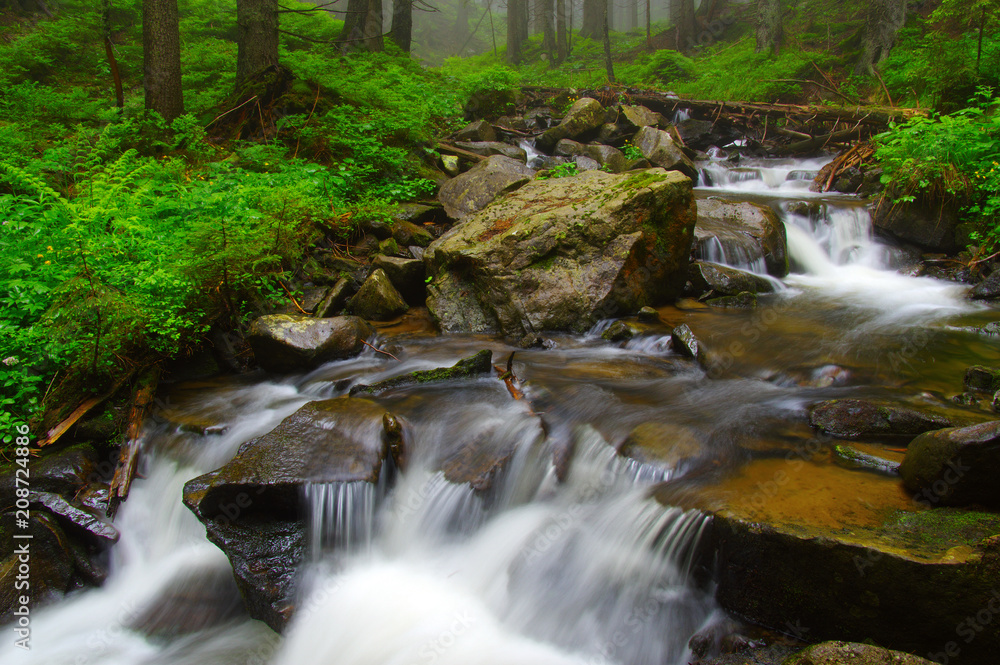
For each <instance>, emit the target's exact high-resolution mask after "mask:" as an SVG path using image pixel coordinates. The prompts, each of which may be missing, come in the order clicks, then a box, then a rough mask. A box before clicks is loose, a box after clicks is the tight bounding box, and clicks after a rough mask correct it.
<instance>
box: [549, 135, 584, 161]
mask: <svg viewBox="0 0 1000 665" xmlns="http://www.w3.org/2000/svg"><path fill="white" fill-rule="evenodd" d="M585 148H586V147H585V146H584V145H583V144H582V143H580V142H579V141H574V140H572V139H561V140H560V141H559V143H556V147H555V148H554V149H553V150H552V154H553V155H559V156H560V157H576V156H577V155H583V154H586V150H585Z"/></svg>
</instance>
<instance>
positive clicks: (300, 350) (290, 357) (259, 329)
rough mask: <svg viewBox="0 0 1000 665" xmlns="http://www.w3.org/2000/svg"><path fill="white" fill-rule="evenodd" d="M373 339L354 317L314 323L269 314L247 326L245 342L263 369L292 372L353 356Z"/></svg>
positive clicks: (315, 321)
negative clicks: (247, 331) (248, 331)
mask: <svg viewBox="0 0 1000 665" xmlns="http://www.w3.org/2000/svg"><path fill="white" fill-rule="evenodd" d="M383 274H385V273H383ZM386 281H387V282H388V279H387V280H386ZM374 335H375V329H374V328H372V327H371V326H370V325H368V323H366V322H365V321H364V320H362V319H359V318H358V317H356V316H338V317H334V318H332V319H314V318H309V317H304V316H291V315H288V314H271V315H267V316H262V317H260V318H258V319H257V320H256V321H254V322H253V324H251V326H250V334H249V335H248V337H247V341H248V342H249V343H250V348H252V349H253V353H254V358H255V359H256V360H257V363H258V364H259V365H260V366H261V367H263V368H264V369H266V370H268V371H271V372H294V371H297V370H304V369H309V368H311V367H314V366H316V365H318V364H321V363H324V362H329V361H331V360H338V359H341V358H350V357H352V356H356V355H357V354H359V353H360V352H361V350H362V349H364V346H365V345H364V341H365V340H367V339H368V338H369V337H372V336H374Z"/></svg>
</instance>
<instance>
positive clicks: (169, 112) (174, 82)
mask: <svg viewBox="0 0 1000 665" xmlns="http://www.w3.org/2000/svg"><path fill="white" fill-rule="evenodd" d="M142 70H143V80H142V88H143V91H144V92H145V97H146V108H147V109H149V110H151V111H156V112H157V113H159V114H160V115H162V116H163V118H164V120H167V121H170V120H173V119H174V118H176V117H177V116H179V115H182V114H183V113H184V98H183V96H182V95H181V36H180V27H179V23H178V17H177V0H143V2H142Z"/></svg>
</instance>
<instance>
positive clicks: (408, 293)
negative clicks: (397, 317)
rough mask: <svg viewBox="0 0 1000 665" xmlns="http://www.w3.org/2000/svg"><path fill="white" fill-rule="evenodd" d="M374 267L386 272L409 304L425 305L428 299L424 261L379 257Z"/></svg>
mask: <svg viewBox="0 0 1000 665" xmlns="http://www.w3.org/2000/svg"><path fill="white" fill-rule="evenodd" d="M372 265H373V266H374V267H376V268H378V269H380V270H383V271H385V274H386V276H387V277H388V278H389V281H390V282H392V285H393V286H394V287H395V288H396V290H397V291H399V294H400V295H401V296H402V297H403V299H404V300H405V301H406V302H407V303H408V304H410V305H417V306H420V305H423V304H424V300H425V299H426V298H427V284H426V283H425V282H424V274H425V272H424V262H423V261H421V260H419V259H401V258H398V257H394V256H379V257H376V259H375V260H374V261H373V262H372Z"/></svg>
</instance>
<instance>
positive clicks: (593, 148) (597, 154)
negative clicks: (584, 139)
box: [584, 144, 628, 173]
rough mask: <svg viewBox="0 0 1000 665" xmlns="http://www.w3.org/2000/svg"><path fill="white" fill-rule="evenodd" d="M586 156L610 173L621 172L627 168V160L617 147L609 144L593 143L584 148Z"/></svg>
mask: <svg viewBox="0 0 1000 665" xmlns="http://www.w3.org/2000/svg"><path fill="white" fill-rule="evenodd" d="M584 150H585V152H586V155H587V157H590V158H591V159H593V160H594V161H595V162H597V163H598V164H600V165H601V166H602V167H604V168H605V169H607V170H609V171H611V172H612V173H621V172H622V171H625V170H627V167H628V160H627V159H625V155H624V154H622V151H621V150H619V149H618V148H613V147H611V146H609V145H601V144H594V145H588V146H586V147H585V148H584Z"/></svg>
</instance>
